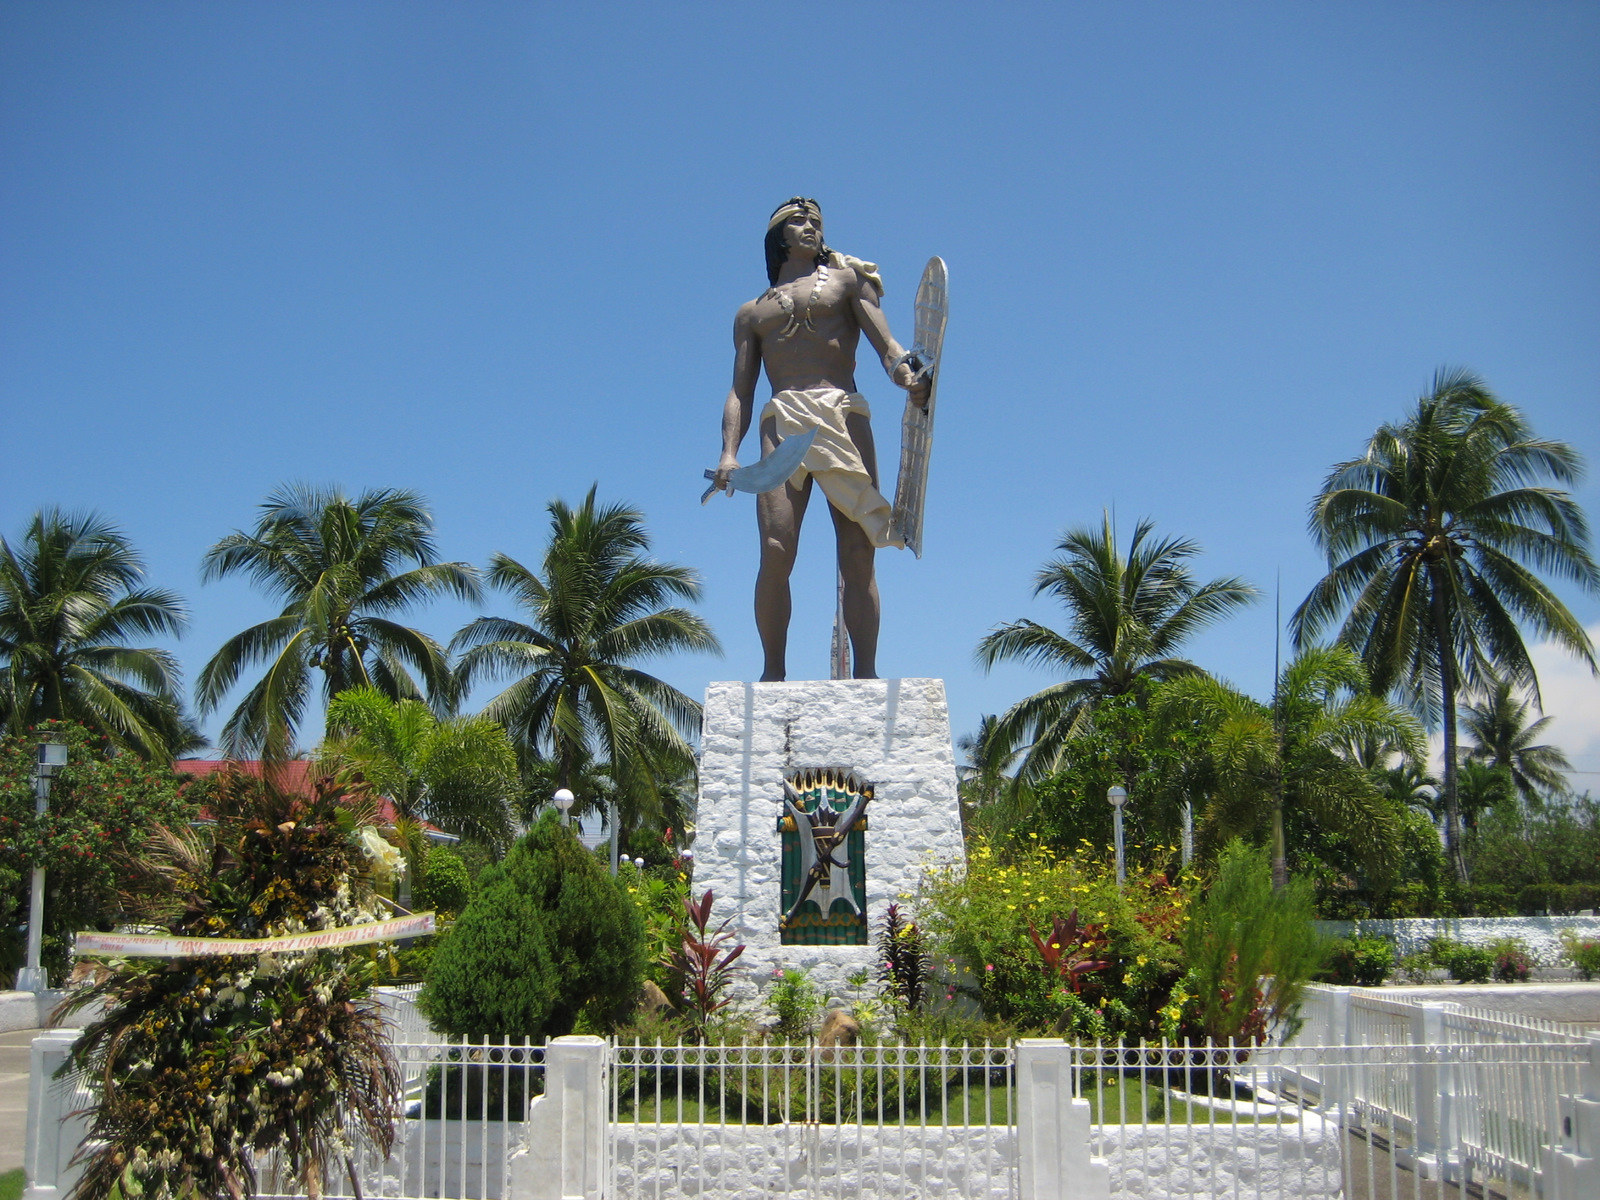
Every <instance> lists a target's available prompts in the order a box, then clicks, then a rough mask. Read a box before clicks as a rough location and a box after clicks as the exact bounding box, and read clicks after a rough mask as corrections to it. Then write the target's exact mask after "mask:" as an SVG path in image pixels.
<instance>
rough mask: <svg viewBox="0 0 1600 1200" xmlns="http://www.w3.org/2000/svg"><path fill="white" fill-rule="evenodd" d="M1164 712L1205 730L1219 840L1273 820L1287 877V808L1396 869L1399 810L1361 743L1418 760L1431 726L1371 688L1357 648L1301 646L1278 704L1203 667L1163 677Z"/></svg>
mask: <svg viewBox="0 0 1600 1200" xmlns="http://www.w3.org/2000/svg"><path fill="white" fill-rule="evenodd" d="M1154 711H1155V715H1156V717H1157V719H1158V720H1159V721H1161V722H1163V723H1166V724H1168V725H1169V727H1176V726H1180V725H1181V726H1187V727H1189V728H1191V729H1194V730H1195V731H1197V732H1198V733H1199V734H1200V735H1201V742H1200V744H1201V747H1202V750H1201V757H1202V759H1203V762H1204V768H1205V769H1204V771H1203V775H1204V776H1205V778H1206V782H1207V784H1208V785H1209V786H1208V787H1206V789H1205V790H1206V792H1208V793H1209V795H1208V799H1207V803H1206V809H1205V813H1204V816H1203V820H1202V824H1203V825H1204V826H1205V828H1206V833H1207V840H1208V841H1211V842H1213V843H1217V842H1224V841H1226V840H1227V839H1228V838H1230V837H1234V836H1240V835H1242V836H1250V835H1252V834H1257V833H1259V832H1260V830H1261V827H1262V826H1263V825H1266V826H1268V827H1269V828H1270V831H1271V843H1272V877H1273V882H1274V884H1275V885H1276V886H1277V887H1279V888H1282V887H1284V886H1285V885H1286V884H1287V882H1288V878H1289V867H1288V849H1287V845H1286V841H1285V837H1284V816H1285V813H1286V812H1292V813H1295V814H1297V815H1299V816H1300V817H1301V818H1302V819H1303V820H1305V821H1308V822H1309V823H1311V824H1312V825H1315V826H1317V827H1318V828H1320V829H1321V830H1322V831H1323V832H1324V833H1325V834H1327V835H1330V836H1331V837H1334V838H1336V839H1339V840H1340V841H1342V842H1344V843H1345V844H1347V845H1349V846H1350V848H1351V850H1352V851H1353V852H1354V853H1355V854H1356V855H1357V857H1358V858H1360V859H1361V860H1362V861H1363V862H1365V863H1366V864H1367V866H1368V869H1370V870H1371V871H1372V873H1373V874H1374V875H1377V876H1380V877H1381V876H1383V875H1385V874H1387V873H1388V872H1389V871H1390V870H1391V869H1392V868H1393V865H1394V863H1393V856H1394V854H1395V852H1396V851H1397V850H1398V843H1399V829H1398V825H1397V822H1396V819H1395V812H1394V810H1393V808H1392V807H1391V804H1390V802H1389V800H1388V798H1387V797H1386V796H1385V794H1384V790H1383V788H1382V787H1381V786H1380V785H1379V783H1378V781H1377V780H1376V779H1375V778H1374V777H1373V774H1372V772H1371V771H1370V770H1368V769H1367V768H1365V767H1363V766H1362V765H1361V764H1360V763H1359V762H1357V761H1355V760H1354V759H1353V758H1352V757H1351V755H1350V752H1349V751H1350V747H1351V746H1359V745H1363V744H1368V743H1380V744H1384V745H1388V746H1392V747H1395V748H1396V749H1398V751H1399V752H1400V753H1402V754H1404V755H1406V756H1407V757H1408V758H1414V757H1416V756H1417V755H1418V754H1420V753H1421V752H1422V749H1423V737H1422V728H1421V726H1420V725H1419V724H1418V723H1417V720H1416V718H1415V717H1413V716H1412V715H1411V714H1410V713H1409V712H1407V711H1406V710H1405V709H1403V708H1400V707H1397V706H1396V705H1393V704H1391V703H1389V702H1388V701H1386V700H1383V699H1381V698H1379V697H1377V696H1374V695H1372V694H1371V692H1370V691H1369V690H1368V687H1367V673H1366V670H1365V668H1363V667H1362V665H1361V660H1360V659H1359V658H1357V657H1356V655H1355V654H1354V652H1353V651H1351V650H1349V649H1347V648H1345V647H1342V646H1338V647H1331V648H1330V647H1311V648H1310V649H1307V650H1303V651H1301V652H1300V653H1299V654H1298V655H1296V656H1295V657H1294V658H1293V659H1291V660H1290V661H1289V663H1288V664H1286V665H1285V666H1284V668H1283V671H1282V673H1281V674H1280V675H1279V677H1278V682H1277V690H1276V694H1275V695H1274V697H1273V702H1272V703H1271V704H1262V703H1260V702H1259V701H1256V700H1252V699H1251V698H1250V697H1248V696H1246V695H1244V694H1242V693H1240V692H1237V691H1235V690H1234V689H1233V688H1231V687H1229V686H1228V685H1227V684H1225V683H1221V682H1219V681H1218V680H1215V679H1211V678H1209V677H1207V676H1200V675H1195V676H1190V677H1188V678H1184V679H1179V680H1175V681H1173V682H1172V683H1169V684H1167V685H1166V686H1164V687H1162V688H1161V689H1160V690H1159V691H1158V693H1157V695H1156V698H1155V701H1154Z"/></svg>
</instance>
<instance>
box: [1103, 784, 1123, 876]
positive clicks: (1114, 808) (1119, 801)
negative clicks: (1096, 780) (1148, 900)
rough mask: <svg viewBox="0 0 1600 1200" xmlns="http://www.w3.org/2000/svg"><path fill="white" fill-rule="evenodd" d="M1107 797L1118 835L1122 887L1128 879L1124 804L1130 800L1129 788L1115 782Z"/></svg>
mask: <svg viewBox="0 0 1600 1200" xmlns="http://www.w3.org/2000/svg"><path fill="white" fill-rule="evenodd" d="M1106 799H1107V800H1109V801H1111V812H1112V823H1113V827H1114V828H1115V830H1116V837H1117V886H1118V887H1121V886H1122V884H1123V882H1124V881H1125V880H1126V879H1127V872H1126V870H1125V869H1124V867H1123V862H1122V806H1123V805H1124V804H1126V803H1127V802H1128V789H1127V788H1125V787H1123V786H1122V785H1121V784H1120V783H1114V784H1112V785H1111V787H1109V788H1108V789H1106Z"/></svg>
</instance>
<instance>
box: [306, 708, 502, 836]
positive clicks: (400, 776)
mask: <svg viewBox="0 0 1600 1200" xmlns="http://www.w3.org/2000/svg"><path fill="white" fill-rule="evenodd" d="M328 730H329V733H328V737H327V738H326V739H325V740H324V742H323V744H322V748H321V751H320V753H319V755H318V757H319V759H320V760H321V761H322V763H323V764H324V766H326V767H329V768H333V769H338V768H340V767H345V768H351V769H354V770H356V771H359V772H360V773H361V776H362V777H363V778H364V779H365V780H366V781H367V782H368V783H369V784H371V785H372V786H373V787H374V788H376V789H377V790H378V791H379V792H380V793H381V794H382V795H384V796H387V797H388V798H389V800H390V801H391V802H392V803H393V804H394V809H395V815H396V816H397V817H399V818H401V819H402V820H406V821H412V822H416V821H429V822H431V823H433V824H434V825H437V826H438V827H439V828H440V829H443V830H444V831H445V832H447V833H453V834H456V835H458V836H460V837H465V838H471V839H474V840H476V841H480V842H484V843H486V844H487V845H489V846H491V847H493V848H494V849H496V850H498V851H502V852H503V851H504V850H505V849H506V847H507V846H508V845H509V844H510V841H511V838H512V836H513V835H514V833H515V831H516V826H517V812H516V801H517V798H518V793H519V792H520V791H521V785H520V780H519V779H518V776H517V752H516V750H515V749H514V748H513V747H512V745H511V739H510V738H509V737H507V736H506V731H505V729H504V727H502V726H500V725H498V724H496V723H495V722H493V721H491V720H489V719H488V718H487V717H482V716H478V717H453V718H447V719H444V720H441V719H440V718H439V717H438V716H437V715H436V714H435V713H434V712H433V710H431V709H430V708H429V707H428V706H427V705H426V704H424V703H422V701H420V700H393V699H390V698H389V697H388V696H386V695H384V694H383V693H382V692H380V691H379V690H378V689H377V688H374V687H359V688H352V689H351V690H350V691H348V692H340V693H339V694H338V695H337V696H335V697H334V698H333V700H332V702H330V703H329V705H328ZM413 866H415V864H413Z"/></svg>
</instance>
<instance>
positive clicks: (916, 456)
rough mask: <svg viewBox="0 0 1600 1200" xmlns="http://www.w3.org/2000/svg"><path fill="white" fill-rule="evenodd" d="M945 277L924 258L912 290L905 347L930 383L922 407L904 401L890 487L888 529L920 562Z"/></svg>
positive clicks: (945, 310) (934, 261)
mask: <svg viewBox="0 0 1600 1200" xmlns="http://www.w3.org/2000/svg"><path fill="white" fill-rule="evenodd" d="M948 284H949V272H948V271H947V270H946V269H945V265H944V259H942V258H938V257H935V258H930V259H929V260H928V266H927V269H926V270H924V271H923V272H922V282H921V283H920V284H918V285H917V321H916V337H915V340H914V341H913V342H912V345H911V353H912V354H914V355H915V356H916V358H917V360H918V363H919V364H920V369H921V370H923V371H926V372H927V373H928V374H929V376H930V378H929V384H928V407H927V408H925V409H924V408H918V407H917V405H916V404H915V403H913V402H912V400H911V398H910V397H909V396H908V397H907V398H906V414H905V417H904V418H903V419H902V420H901V422H900V474H899V475H898V476H897V477H896V478H895V486H894V528H895V530H896V531H897V532H898V533H899V534H900V536H901V537H902V538H904V539H905V543H906V548H907V549H908V550H910V551H911V552H912V553H913V554H915V555H916V556H917V557H918V558H921V557H922V507H923V502H924V501H925V500H926V498H927V493H928V454H929V452H930V451H931V450H932V448H933V411H934V406H935V405H936V404H937V402H938V399H939V376H940V375H941V374H942V373H943V366H944V361H943V357H942V356H943V354H944V326H945V320H946V318H947V317H948V315H949V307H948V304H949V290H948Z"/></svg>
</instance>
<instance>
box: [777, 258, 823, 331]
mask: <svg viewBox="0 0 1600 1200" xmlns="http://www.w3.org/2000/svg"><path fill="white" fill-rule="evenodd" d="M827 282H828V268H827V265H826V264H821V265H819V266H818V267H817V280H816V282H815V283H813V284H812V285H811V295H809V296H807V297H806V311H805V313H804V314H803V315H802V316H799V317H797V316H795V313H794V297H793V296H791V295H789V293H788V292H785V291H783V290H781V289H779V288H775V287H774V288H769V289H767V294H768V295H770V296H776V297H777V299H778V307H779V308H780V309H782V310H783V315H784V316H785V317H787V318H788V321H787V323H786V324H785V325H784V327H783V329H782V331H781V332H780V333H779V334H778V340H779V341H782V340H783V339H784V338H786V337H792V336H793V335H794V334H796V333H798V332H799V330H800V327H801V326H802V325H803V326H805V328H806V329H808V330H810V331H811V332H812V333H815V332H816V331H817V327H816V326H815V325H813V324H812V323H811V306H812V305H813V304H815V303H816V302H817V297H818V296H820V295H821V294H822V285H823V284H825V283H827Z"/></svg>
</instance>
